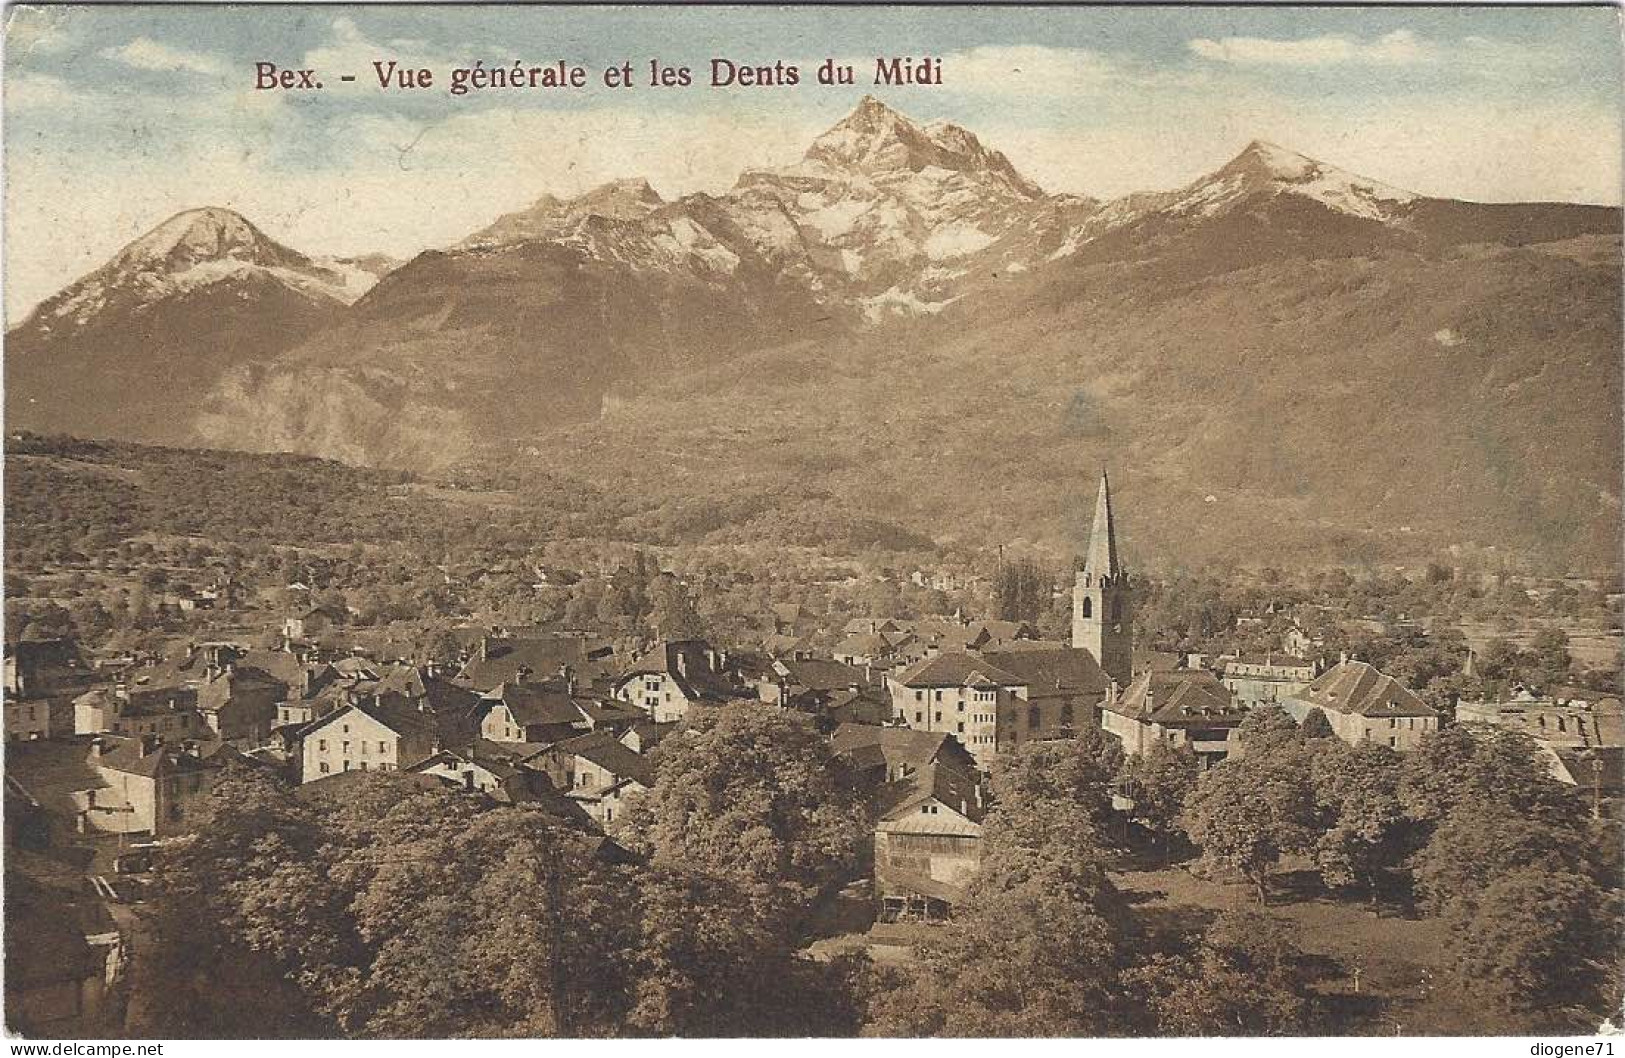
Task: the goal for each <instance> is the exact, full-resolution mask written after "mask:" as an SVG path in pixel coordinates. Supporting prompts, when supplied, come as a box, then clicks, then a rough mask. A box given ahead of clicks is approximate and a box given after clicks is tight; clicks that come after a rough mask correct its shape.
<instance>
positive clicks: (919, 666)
mask: <svg viewBox="0 0 1625 1058" xmlns="http://www.w3.org/2000/svg"><path fill="white" fill-rule="evenodd" d="M894 679H895V680H896V681H897V682H898V683H901V684H902V685H903V686H905V687H992V686H998V687H1021V686H1024V685H1025V684H1026V682H1027V681H1026V680H1024V679H1022V678H1021V677H1020V676H1017V675H1015V674H1014V673H1012V672H1008V671H1006V670H1005V669H1002V668H1000V667H999V666H998V665H995V664H994V663H993V662H991V661H989V660H988V659H987V658H986V657H984V656H982V655H979V654H966V653H962V652H960V651H953V652H950V653H947V654H937V655H935V656H934V657H929V658H921V659H920V660H919V661H917V662H915V663H914V664H912V665H910V666H909V667H908V668H906V669H904V670H903V671H902V672H901V673H900V674H898V675H897V676H896V677H894Z"/></svg>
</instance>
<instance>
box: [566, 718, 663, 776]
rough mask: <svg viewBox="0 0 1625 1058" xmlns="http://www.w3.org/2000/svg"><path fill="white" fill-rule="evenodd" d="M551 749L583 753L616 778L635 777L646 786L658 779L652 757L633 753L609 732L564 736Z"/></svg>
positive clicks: (579, 755) (577, 753)
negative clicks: (650, 758) (650, 761)
mask: <svg viewBox="0 0 1625 1058" xmlns="http://www.w3.org/2000/svg"><path fill="white" fill-rule="evenodd" d="M549 752H559V753H570V754H574V755H575V756H577V757H582V758H584V759H586V760H589V761H591V762H592V763H594V764H596V765H598V766H599V767H600V768H603V769H604V770H605V771H607V772H609V773H610V774H611V775H614V776H615V777H616V778H617V779H635V780H636V781H638V782H640V783H642V784H643V785H644V786H653V785H654V783H655V772H654V767H653V766H652V765H651V764H650V763H649V759H648V758H647V757H644V756H642V755H641V754H638V753H633V752H632V751H631V750H630V749H628V748H627V747H626V746H624V745H622V744H621V743H620V742H619V741H617V740H616V738H615V736H613V735H611V734H609V733H608V732H603V731H594V732H593V733H592V734H590V735H581V736H579V737H577V738H569V739H565V740H564V741H563V742H560V743H559V744H558V745H556V746H554V747H553V748H552V749H551V750H549Z"/></svg>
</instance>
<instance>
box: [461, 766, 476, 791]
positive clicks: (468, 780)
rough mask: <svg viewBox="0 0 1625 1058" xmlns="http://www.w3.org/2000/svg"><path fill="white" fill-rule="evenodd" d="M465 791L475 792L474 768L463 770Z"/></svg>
mask: <svg viewBox="0 0 1625 1058" xmlns="http://www.w3.org/2000/svg"><path fill="white" fill-rule="evenodd" d="M463 789H465V790H473V789H474V769H473V768H465V769H463Z"/></svg>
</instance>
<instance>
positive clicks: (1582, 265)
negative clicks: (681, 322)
mask: <svg viewBox="0 0 1625 1058" xmlns="http://www.w3.org/2000/svg"><path fill="white" fill-rule="evenodd" d="M1195 271H1196V269H1195V268H1193V267H1192V265H1191V262H1189V261H1185V260H1177V259H1160V260H1157V261H1153V262H1147V263H1144V264H1141V265H1137V266H1133V267H1125V266H1122V265H1091V266H1087V267H1080V268H1075V269H1071V270H1067V271H1056V272H1052V273H1051V274H1049V275H1048V276H1047V277H1045V279H1044V280H1043V281H1041V282H1035V283H1024V284H1020V285H1016V284H1012V285H1011V286H1010V287H1008V288H1007V289H1006V290H1004V291H1002V292H1001V293H999V294H997V295H990V296H988V297H986V298H984V299H983V300H982V301H980V302H979V303H978V304H977V305H976V306H974V307H971V306H964V307H959V306H956V307H955V308H954V309H951V310H949V311H947V312H945V313H943V314H942V315H941V316H940V317H937V318H932V319H929V320H921V321H917V322H914V323H909V324H901V323H899V324H896V325H893V326H891V327H888V328H885V329H882V330H877V331H875V332H871V333H869V334H859V335H854V336H853V337H852V339H851V340H850V341H849V342H848V343H844V344H840V345H835V346H831V345H829V344H826V343H796V344H793V345H786V346H781V347H778V348H776V349H771V350H763V351H762V352H760V353H758V354H756V355H754V356H752V357H751V358H749V359H748V360H746V361H744V362H736V363H733V364H730V365H728V366H727V367H726V368H719V369H716V370H714V371H712V372H709V373H707V374H705V375H702V376H696V377H694V378H691V379H689V380H687V381H686V382H685V383H684V384H683V385H681V387H680V388H673V389H668V390H665V391H662V392H661V393H660V394H659V396H658V398H656V397H654V396H653V395H648V396H639V397H634V398H631V399H628V400H626V401H624V402H621V403H619V404H617V405H616V406H614V407H612V408H611V409H610V410H609V412H608V414H606V415H605V417H604V418H603V419H602V420H600V421H599V422H596V423H594V424H591V425H590V426H586V427H582V428H576V429H572V430H570V431H568V432H565V431H560V432H559V433H557V434H555V435H552V436H549V437H546V438H541V439H537V440H536V441H535V442H534V443H536V444H537V445H538V446H539V447H540V448H542V449H543V450H544V451H545V452H546V453H547V457H546V461H545V465H551V466H560V465H562V466H568V467H571V468H573V469H574V470H575V471H576V472H577V473H579V474H581V475H583V476H584V477H587V478H591V479H605V480H615V481H618V482H621V483H623V486H624V487H625V488H627V489H629V490H632V491H635V492H637V493H639V494H642V495H661V496H668V497H685V496H691V495H704V494H705V493H706V492H707V490H714V489H715V487H716V486H715V483H716V482H718V481H723V482H727V490H726V496H727V497H729V498H730V499H737V498H738V497H740V496H744V495H752V494H761V495H771V494H772V493H773V490H774V489H775V487H776V486H780V485H782V484H783V483H785V482H798V481H806V482H816V483H817V484H818V485H819V487H820V488H822V489H823V490H825V491H826V492H827V493H829V494H830V495H831V496H832V497H834V500H835V502H836V504H837V505H838V506H839V507H840V508H841V509H844V510H847V511H849V512H852V513H854V514H863V515H874V516H880V517H886V518H889V519H891V520H894V521H896V522H898V523H899V524H901V525H904V526H906V527H909V528H912V529H915V530H916V531H920V532H924V533H927V534H928V535H930V536H932V537H933V538H935V539H937V540H939V541H941V542H955V543H960V544H964V545H967V546H981V547H991V546H992V545H993V544H995V543H997V544H1002V545H1006V546H1008V547H1014V548H1016V549H1018V550H1019V549H1023V548H1027V547H1032V548H1036V549H1039V550H1041V551H1043V552H1046V553H1049V554H1053V555H1064V554H1067V553H1068V552H1071V551H1076V549H1078V548H1080V547H1081V546H1082V544H1083V541H1084V539H1085V534H1086V533H1087V530H1088V519H1089V516H1090V512H1091V503H1092V501H1093V496H1092V492H1091V490H1092V488H1093V486H1094V484H1095V483H1096V481H1097V480H1098V471H1099V468H1100V467H1101V466H1102V465H1109V466H1110V468H1111V470H1112V481H1113V484H1114V486H1116V491H1118V493H1119V500H1120V508H1119V515H1120V520H1121V523H1122V526H1123V531H1124V539H1125V544H1124V546H1125V548H1126V549H1127V553H1129V554H1131V555H1133V556H1134V560H1135V561H1136V562H1146V563H1155V564H1157V565H1161V566H1167V565H1176V564H1188V565H1192V566H1197V565H1204V564H1208V563H1219V564H1225V563H1245V564H1257V563H1259V562H1269V563H1273V564H1277V565H1282V566H1288V565H1296V564H1300V563H1302V564H1319V563H1325V562H1339V563H1349V562H1355V563H1358V562H1382V561H1395V560H1398V561H1410V562H1415V563H1421V562H1424V561H1426V560H1428V559H1433V558H1438V557H1439V556H1441V555H1442V554H1444V553H1446V552H1447V551H1448V550H1449V549H1451V548H1458V549H1460V550H1462V551H1463V552H1473V551H1478V552H1480V553H1481V554H1483V556H1484V557H1485V558H1486V560H1487V561H1489V562H1490V563H1491V564H1492V565H1493V563H1494V562H1495V561H1496V560H1497V556H1500V558H1503V559H1505V560H1506V561H1508V562H1511V563H1513V564H1514V565H1516V564H1517V563H1519V562H1521V561H1526V560H1527V561H1534V562H1537V563H1549V564H1551V565H1552V566H1554V567H1557V568H1573V569H1581V568H1596V569H1610V568H1614V567H1615V566H1616V564H1617V539H1616V537H1617V529H1618V524H1619V517H1620V496H1619V488H1618V481H1619V480H1620V477H1621V474H1622V472H1625V468H1622V466H1621V458H1620V444H1619V436H1620V431H1621V421H1620V407H1621V404H1620V402H1621V399H1622V398H1621V393H1620V380H1619V372H1618V367H1617V362H1616V361H1615V359H1614V356H1613V355H1612V353H1611V350H1614V349H1617V347H1618V343H1619V341H1620V333H1621V331H1620V318H1619V310H1618V301H1617V297H1616V294H1617V286H1618V281H1619V247H1618V243H1617V241H1616V240H1613V239H1609V238H1604V237H1595V236H1593V237H1587V238H1584V239H1580V240H1574V241H1572V242H1567V243H1548V244H1543V245H1542V246H1539V247H1533V248H1485V247H1470V248H1463V249H1461V250H1459V251H1454V252H1452V253H1450V254H1448V255H1446V256H1445V257H1443V258H1442V259H1429V258H1426V257H1423V256H1420V255H1416V254H1412V253H1408V252H1404V251H1388V252H1385V253H1383V254H1380V255H1374V256H1368V257H1358V258H1333V259H1324V260H1317V261H1308V262H1305V261H1302V260H1281V261H1273V262H1265V263H1262V264H1258V265H1256V266H1254V267H1251V268H1248V269H1243V270H1238V271H1232V272H1228V273H1225V274H1221V275H1201V276H1195V277H1193V276H1192V273H1194V272H1195ZM735 408H749V409H750V410H751V414H750V415H748V416H739V415H735V414H730V409H735ZM1556 408H1562V409H1563V413H1562V414H1554V409H1556ZM633 453H636V455H633ZM674 502H675V500H674ZM797 524H798V512H796V511H795V510H791V509H772V510H766V511H764V512H763V513H761V514H760V516H759V518H758V520H757V521H756V522H755V523H747V524H744V525H737V526H733V527H731V528H730V529H728V530H725V531H724V532H723V533H722V538H728V539H736V540H751V539H755V540H774V539H781V538H783V537H784V536H785V534H787V533H789V532H790V531H791V529H790V527H793V526H795V525H797Z"/></svg>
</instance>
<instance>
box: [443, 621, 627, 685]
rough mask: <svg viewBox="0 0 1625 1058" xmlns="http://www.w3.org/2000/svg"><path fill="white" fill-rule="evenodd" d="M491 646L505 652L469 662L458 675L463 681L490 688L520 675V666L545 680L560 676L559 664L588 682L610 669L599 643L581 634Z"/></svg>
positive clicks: (493, 642)
mask: <svg viewBox="0 0 1625 1058" xmlns="http://www.w3.org/2000/svg"><path fill="white" fill-rule="evenodd" d="M491 646H492V649H496V650H501V651H502V653H501V654H497V655H492V656H491V657H488V658H486V659H484V660H480V659H475V660H472V661H470V662H468V664H466V665H464V666H463V671H462V672H461V673H459V674H458V679H459V680H460V681H461V682H464V683H467V684H468V685H469V686H471V687H473V688H474V689H475V690H478V691H488V690H490V689H491V688H493V687H495V686H497V685H498V684H501V683H507V682H508V681H510V680H512V679H514V678H515V677H517V676H518V675H519V670H520V669H521V668H524V669H529V670H530V674H531V675H532V676H534V677H535V678H536V679H539V680H545V679H552V678H553V677H554V676H556V675H558V672H559V669H560V667H561V666H564V665H568V666H570V668H571V669H572V670H574V672H575V674H576V676H577V677H578V678H579V679H581V680H582V681H584V682H587V681H591V680H593V679H596V678H598V677H599V676H601V675H604V674H605V673H606V672H608V670H609V668H610V664H609V662H608V661H607V660H606V659H605V658H604V657H600V656H596V655H600V654H601V653H602V651H601V650H600V649H598V648H599V647H600V645H599V644H596V643H594V642H592V641H590V640H586V639H583V638H581V637H580V636H564V635H557V636H538V637H536V638H533V639H511V640H502V639H497V640H493V641H491Z"/></svg>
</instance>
